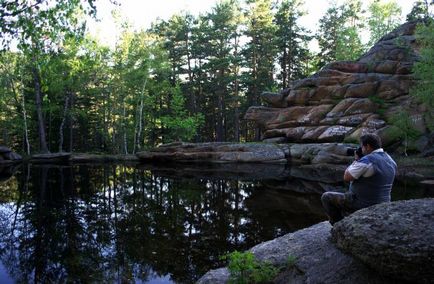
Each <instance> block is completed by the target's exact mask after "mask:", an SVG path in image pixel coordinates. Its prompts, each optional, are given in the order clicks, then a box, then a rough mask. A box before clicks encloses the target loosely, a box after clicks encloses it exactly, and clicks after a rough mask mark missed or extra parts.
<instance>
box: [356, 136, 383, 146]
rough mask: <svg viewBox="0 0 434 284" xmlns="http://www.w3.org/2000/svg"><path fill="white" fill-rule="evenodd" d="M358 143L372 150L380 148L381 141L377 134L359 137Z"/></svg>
mask: <svg viewBox="0 0 434 284" xmlns="http://www.w3.org/2000/svg"><path fill="white" fill-rule="evenodd" d="M360 143H362V145H363V146H366V145H368V144H369V145H371V147H372V148H373V149H374V150H376V149H378V148H381V139H380V137H379V136H378V135H377V134H374V133H369V134H365V135H362V136H361V137H360Z"/></svg>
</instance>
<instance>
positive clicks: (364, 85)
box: [245, 22, 427, 151]
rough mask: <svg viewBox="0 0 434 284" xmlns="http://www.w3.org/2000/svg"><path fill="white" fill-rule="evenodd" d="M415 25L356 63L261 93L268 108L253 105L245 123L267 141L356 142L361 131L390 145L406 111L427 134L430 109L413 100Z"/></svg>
mask: <svg viewBox="0 0 434 284" xmlns="http://www.w3.org/2000/svg"><path fill="white" fill-rule="evenodd" d="M416 24H417V22H408V23H406V24H404V25H402V26H400V27H399V28H397V29H396V30H394V31H393V32H391V33H389V34H387V35H386V36H384V37H383V38H382V39H381V40H380V41H379V42H378V43H377V44H376V45H375V46H374V47H372V48H371V49H370V50H369V51H368V52H367V53H366V54H365V55H363V56H362V57H361V58H360V59H359V60H358V61H356V62H349V61H342V62H333V63H330V64H328V65H327V66H325V67H324V68H323V69H322V70H320V71H319V72H318V73H316V74H314V75H313V76H310V77H308V78H306V79H303V80H299V81H295V82H293V83H292V85H291V86H290V87H289V88H288V89H284V90H282V91H281V92H280V93H263V94H262V100H263V101H264V102H265V104H266V105H268V107H265V106H252V107H250V108H249V109H248V111H247V113H246V115H245V119H248V120H252V121H254V122H256V123H257V124H258V125H259V126H260V127H261V128H262V130H263V135H262V138H263V140H264V141H269V140H271V141H280V142H297V143H309V142H314V143H323V142H342V141H344V140H345V141H357V139H358V138H359V137H360V135H361V134H362V133H366V132H376V133H377V134H379V135H380V136H381V137H382V138H383V142H384V144H386V145H388V144H391V143H393V142H395V141H393V140H391V135H390V133H389V131H390V128H391V126H390V125H389V121H390V120H391V119H392V118H393V117H394V116H395V115H396V114H397V113H399V112H401V111H404V110H405V111H407V112H408V113H409V114H410V116H411V119H412V120H413V121H414V122H415V127H416V129H417V130H419V131H421V132H422V133H425V132H426V131H427V130H426V125H425V121H424V117H423V115H422V114H423V112H424V111H426V110H425V108H424V106H422V105H420V104H418V103H416V101H415V100H414V99H412V98H411V97H410V96H409V89H410V87H411V86H412V85H413V84H414V81H415V79H414V77H413V76H412V74H411V69H412V66H413V64H414V62H415V61H417V59H418V46H417V43H416V39H415V36H414V32H415V28H416ZM422 144H423V143H422ZM419 147H420V148H421V149H420V151H423V150H424V148H425V147H426V145H425V144H423V145H419Z"/></svg>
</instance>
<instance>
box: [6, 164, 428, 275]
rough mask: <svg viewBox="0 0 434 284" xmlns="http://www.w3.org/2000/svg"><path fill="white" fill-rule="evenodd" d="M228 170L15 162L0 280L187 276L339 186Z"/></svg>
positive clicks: (402, 193)
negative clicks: (15, 169) (17, 165)
mask: <svg viewBox="0 0 434 284" xmlns="http://www.w3.org/2000/svg"><path fill="white" fill-rule="evenodd" d="M232 167H234V168H231V167H229V166H220V167H213V168H204V167H188V166H181V167H178V168H176V167H172V168H168V167H161V166H160V167H154V166H149V165H148V166H126V165H69V166H54V165H53V166H47V165H44V166H37V165H34V166H30V165H22V166H20V167H19V168H18V170H17V171H16V172H15V174H14V175H13V176H12V177H11V178H9V179H7V180H3V181H1V182H0V283H16V282H18V283H33V282H38V283H64V282H79V283H95V282H96V283H129V282H136V283H137V282H139V283H140V282H142V283H192V282H194V281H195V280H197V279H198V278H199V277H200V276H201V275H202V274H204V273H205V272H206V271H208V270H209V269H213V268H216V267H219V266H222V265H224V263H223V262H222V261H221V260H220V257H221V256H222V255H224V254H226V253H227V252H230V251H233V250H245V249H247V248H250V247H252V246H254V245H256V244H258V243H260V242H263V241H266V240H270V239H273V238H275V237H278V236H281V235H283V234H286V233H289V232H293V231H296V230H299V229H301V228H305V227H308V226H310V225H313V224H316V223H318V222H321V221H323V220H325V219H326V216H325V215H324V213H323V211H322V208H321V203H320V194H321V192H322V191H324V190H325V189H327V188H329V187H330V186H338V187H339V186H341V187H342V186H343V185H341V184H337V183H333V180H336V179H337V178H336V177H333V174H331V175H329V177H330V176H332V177H330V178H325V180H326V182H324V181H316V180H315V179H317V178H318V177H317V176H315V174H314V173H312V172H309V171H308V172H306V171H305V172H303V171H300V170H298V169H295V170H294V169H288V168H287V167H285V166H280V165H278V166H275V165H268V166H244V167H242V166H232ZM340 175H341V173H338V174H337V176H338V178H339V177H340ZM394 191H395V192H396V193H394V196H395V197H394V199H408V198H414V197H418V196H420V195H423V194H424V193H423V192H421V191H420V190H419V191H418V189H417V188H415V187H414V186H413V185H407V184H404V185H397V186H396V190H395V189H394Z"/></svg>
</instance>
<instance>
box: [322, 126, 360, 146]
mask: <svg viewBox="0 0 434 284" xmlns="http://www.w3.org/2000/svg"><path fill="white" fill-rule="evenodd" d="M353 129H354V127H349V126H342V125H336V126H330V127H327V129H325V130H324V131H323V132H322V133H321V135H320V136H319V137H318V140H319V141H321V142H335V141H342V140H343V139H344V137H345V135H346V134H347V133H349V132H351V131H352V130H353Z"/></svg>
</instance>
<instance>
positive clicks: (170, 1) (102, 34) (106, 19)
mask: <svg viewBox="0 0 434 284" xmlns="http://www.w3.org/2000/svg"><path fill="white" fill-rule="evenodd" d="M116 1H117V2H118V3H119V4H120V5H119V6H115V5H113V4H111V2H110V0H97V2H96V5H97V14H98V15H97V16H98V18H99V19H100V21H99V22H94V21H92V22H91V23H90V24H89V32H90V33H91V34H92V35H94V36H96V37H97V38H98V39H99V40H100V41H101V42H102V43H104V44H107V45H109V46H112V47H113V46H114V44H115V41H116V37H117V36H118V35H119V29H118V28H117V26H116V24H115V21H114V19H113V17H112V13H111V11H112V10H113V9H114V8H116V9H117V10H118V13H119V15H120V17H121V18H122V19H127V20H128V22H130V23H131V24H132V26H133V27H134V28H135V29H137V30H140V29H147V28H149V27H150V26H151V23H152V22H154V21H155V20H156V19H157V18H161V19H164V20H167V19H169V18H170V17H171V16H172V15H174V14H176V13H179V12H182V11H189V12H190V13H191V14H193V15H195V16H197V15H199V14H201V13H202V14H203V13H206V12H208V11H211V8H212V7H213V6H214V5H215V4H216V3H217V2H218V1H219V0H116ZM304 2H305V5H304V7H305V9H306V10H307V12H308V15H306V16H304V17H303V18H301V19H300V24H301V25H303V26H305V27H307V28H308V29H309V30H311V31H315V30H316V28H317V24H318V21H319V19H320V18H321V17H322V15H323V14H324V13H325V11H326V10H327V7H328V6H329V0H304ZM364 2H367V1H364ZM396 2H397V3H398V4H399V5H400V6H401V7H402V18H403V19H405V15H407V14H408V13H409V12H410V10H411V7H412V6H413V3H414V2H415V0H397V1H396Z"/></svg>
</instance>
